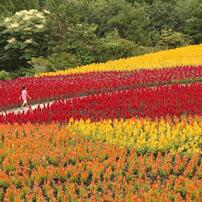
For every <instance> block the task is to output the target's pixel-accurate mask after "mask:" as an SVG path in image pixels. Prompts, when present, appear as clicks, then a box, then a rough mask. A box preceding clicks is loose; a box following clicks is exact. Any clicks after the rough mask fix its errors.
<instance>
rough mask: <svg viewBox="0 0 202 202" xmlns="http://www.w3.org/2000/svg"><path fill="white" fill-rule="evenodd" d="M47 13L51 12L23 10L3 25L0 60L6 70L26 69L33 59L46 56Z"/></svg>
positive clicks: (1, 26) (1, 27)
mask: <svg viewBox="0 0 202 202" xmlns="http://www.w3.org/2000/svg"><path fill="white" fill-rule="evenodd" d="M46 13H47V14H48V13H49V12H48V11H45V12H39V11H37V10H33V9H32V10H29V11H27V10H23V11H20V12H16V13H15V15H13V16H12V17H7V18H5V19H4V21H3V22H2V23H1V25H0V35H1V38H0V45H1V47H2V49H3V51H2V52H1V53H0V60H1V63H3V64H5V67H6V69H8V70H13V69H16V68H19V67H26V66H27V65H28V61H29V60H30V59H31V58H32V57H37V56H43V55H46V49H47V47H46V43H47V40H48V36H47V34H46V29H45V25H46V18H45V15H46Z"/></svg>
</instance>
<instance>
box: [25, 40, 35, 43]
mask: <svg viewBox="0 0 202 202" xmlns="http://www.w3.org/2000/svg"><path fill="white" fill-rule="evenodd" d="M32 42H33V40H32V39H26V40H25V43H28V44H30V43H32Z"/></svg>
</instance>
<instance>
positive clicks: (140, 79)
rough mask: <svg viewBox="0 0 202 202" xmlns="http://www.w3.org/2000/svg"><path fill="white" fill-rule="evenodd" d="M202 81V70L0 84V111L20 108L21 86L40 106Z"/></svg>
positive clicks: (175, 70) (54, 78)
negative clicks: (84, 96)
mask: <svg viewBox="0 0 202 202" xmlns="http://www.w3.org/2000/svg"><path fill="white" fill-rule="evenodd" d="M201 77H202V66H199V67H176V68H173V69H161V70H140V71H135V72H97V73H85V74H76V75H67V76H55V77H42V78H19V79H16V80H13V81H0V95H1V96H0V110H2V109H8V108H14V107H17V106H19V105H20V100H19V96H20V93H21V87H22V85H26V86H27V90H28V93H29V95H30V96H31V97H32V100H31V103H37V102H38V103H39V102H44V101H48V100H56V99H61V98H68V97H76V96H81V95H89V94H93V93H101V92H113V91H117V90H125V89H133V88H136V87H140V86H148V85H162V84H165V83H170V82H173V81H179V80H186V79H197V78H201Z"/></svg>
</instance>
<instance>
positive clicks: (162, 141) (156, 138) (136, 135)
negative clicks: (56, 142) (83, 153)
mask: <svg viewBox="0 0 202 202" xmlns="http://www.w3.org/2000/svg"><path fill="white" fill-rule="evenodd" d="M173 119H174V120H173ZM173 119H171V118H169V117H168V118H166V120H165V119H163V118H162V119H160V120H156V121H154V120H150V119H143V118H142V119H128V120H119V121H118V120H113V121H112V120H105V121H101V122H91V121H90V120H87V121H83V120H80V121H74V120H73V119H72V120H70V122H69V124H68V125H67V126H66V127H67V130H68V131H70V132H71V133H73V134H81V135H83V136H87V137H88V138H95V139H98V140H100V141H103V142H109V143H114V144H117V145H120V146H127V147H134V148H135V149H136V150H140V151H142V150H145V151H147V150H148V151H171V152H173V153H175V152H176V151H177V152H186V153H189V154H191V153H195V152H196V153H201V149H200V144H202V142H201V140H202V117H200V116H195V117H191V116H190V117H181V118H176V117H174V118H173Z"/></svg>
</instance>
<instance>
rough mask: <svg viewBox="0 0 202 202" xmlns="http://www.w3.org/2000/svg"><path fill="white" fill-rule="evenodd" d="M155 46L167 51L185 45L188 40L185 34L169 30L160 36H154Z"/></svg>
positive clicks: (163, 31) (162, 32) (165, 30)
mask: <svg viewBox="0 0 202 202" xmlns="http://www.w3.org/2000/svg"><path fill="white" fill-rule="evenodd" d="M155 39H156V45H157V46H160V47H164V48H167V49H170V48H176V47H179V46H183V45H187V44H188V43H189V39H188V37H187V36H186V35H185V34H182V33H180V32H175V31H172V30H171V29H168V30H167V29H164V30H162V31H161V33H160V34H157V35H156V38H155Z"/></svg>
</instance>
